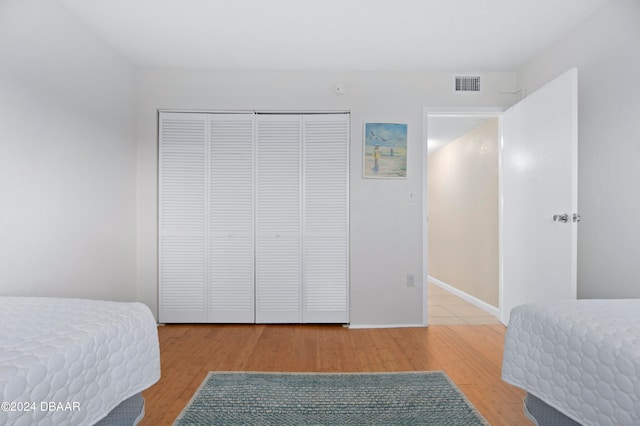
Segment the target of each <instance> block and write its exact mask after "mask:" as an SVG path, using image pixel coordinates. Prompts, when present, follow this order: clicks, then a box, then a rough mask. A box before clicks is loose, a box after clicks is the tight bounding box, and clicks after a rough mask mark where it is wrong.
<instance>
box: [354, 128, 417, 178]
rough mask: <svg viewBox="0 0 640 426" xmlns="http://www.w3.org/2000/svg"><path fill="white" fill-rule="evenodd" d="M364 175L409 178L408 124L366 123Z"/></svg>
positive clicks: (369, 176)
mask: <svg viewBox="0 0 640 426" xmlns="http://www.w3.org/2000/svg"><path fill="white" fill-rule="evenodd" d="M363 151H364V152H363V158H364V165H363V176H364V177H365V178H382V179H406V178H407V125H406V124H398V123H364V150H363Z"/></svg>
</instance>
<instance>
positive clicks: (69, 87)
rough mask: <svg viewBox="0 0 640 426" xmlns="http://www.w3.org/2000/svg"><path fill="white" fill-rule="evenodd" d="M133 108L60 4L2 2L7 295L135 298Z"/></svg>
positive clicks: (101, 49)
mask: <svg viewBox="0 0 640 426" xmlns="http://www.w3.org/2000/svg"><path fill="white" fill-rule="evenodd" d="M134 105H135V73H134V70H133V69H132V68H131V67H130V66H129V65H128V64H127V63H126V62H125V61H124V60H123V59H122V58H121V57H119V56H118V55H117V54H116V53H115V52H114V51H113V50H111V49H110V48H108V47H106V46H105V45H104V44H103V43H102V42H101V41H99V40H98V39H97V38H96V37H95V36H94V35H93V33H91V32H89V31H88V30H87V29H86V28H85V27H84V26H83V25H82V24H80V23H79V22H78V21H76V20H75V19H74V18H73V17H71V15H70V14H69V13H68V12H67V11H66V10H65V9H64V8H62V6H60V5H59V4H58V3H57V2H52V1H47V0H3V1H2V2H0V295H26V296H64V297H87V298H101V299H112V300H135V299H136V282H135V280H136V274H135V271H136V269H135V265H136V257H135V256H136V252H135V238H136V234H135V226H136V223H135V214H136V212H135V208H136V204H135V197H136V192H135V191H136V186H135V181H136V174H135V168H136V148H135V108H134Z"/></svg>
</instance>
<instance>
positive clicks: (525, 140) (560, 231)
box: [500, 69, 578, 324]
mask: <svg viewBox="0 0 640 426" xmlns="http://www.w3.org/2000/svg"><path fill="white" fill-rule="evenodd" d="M577 92H578V74H577V70H576V69H571V70H569V71H567V72H566V73H564V74H562V75H561V76H560V77H558V78H556V79H555V80H553V81H551V82H550V83H548V84H547V85H545V86H544V87H543V88H541V89H540V90H538V91H536V92H535V93H533V94H531V95H530V96H528V97H527V98H525V99H524V100H522V101H521V102H519V103H518V104H516V105H515V106H513V107H512V108H511V109H509V110H507V111H506V112H505V113H504V116H503V127H502V132H503V141H502V143H503V146H502V157H501V162H502V175H501V186H502V188H501V220H502V229H501V241H500V243H501V257H502V258H501V295H500V299H501V300H500V311H501V321H502V322H503V323H505V324H508V321H509V314H510V312H511V309H512V308H513V307H515V306H517V305H519V304H522V303H526V302H533V301H542V300H553V299H575V298H576V293H577V290H576V288H577V272H576V270H577V253H576V252H577V225H578V223H577V221H574V217H573V215H574V214H577V205H578V203H577V201H578V194H577V192H578V191H577V188H578V187H577V154H578V130H577V129H578V128H577V117H578V106H577ZM563 215H566V216H563ZM554 217H555V220H554ZM564 219H566V221H565V220H564Z"/></svg>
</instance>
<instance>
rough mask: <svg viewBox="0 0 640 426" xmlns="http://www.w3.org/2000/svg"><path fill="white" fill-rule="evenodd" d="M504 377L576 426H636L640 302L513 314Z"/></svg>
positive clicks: (540, 307) (546, 306)
mask: <svg viewBox="0 0 640 426" xmlns="http://www.w3.org/2000/svg"><path fill="white" fill-rule="evenodd" d="M502 378H503V380H504V381H506V382H508V383H511V384H513V385H515V386H518V387H520V388H522V389H524V390H525V391H527V392H528V393H529V394H530V395H533V396H534V397H536V398H538V399H539V400H541V401H542V402H544V403H546V404H548V405H549V406H550V407H553V408H554V409H555V410H557V411H559V412H560V413H562V414H564V415H565V416H567V417H568V418H569V419H572V420H574V421H576V422H578V423H580V424H583V425H638V424H640V300H637V299H633V300H630V299H616V300H572V301H553V302H544V303H542V302H541V303H530V304H525V305H521V306H518V307H516V308H514V309H513V310H512V311H511V316H510V320H509V326H508V329H507V335H506V340H505V348H504V360H503V367H502Z"/></svg>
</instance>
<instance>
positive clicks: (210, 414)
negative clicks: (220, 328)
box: [174, 371, 489, 426]
mask: <svg viewBox="0 0 640 426" xmlns="http://www.w3.org/2000/svg"><path fill="white" fill-rule="evenodd" d="M488 424H489V423H487V422H486V420H485V419H484V418H483V417H482V416H481V415H480V413H478V411H477V410H476V409H475V408H474V407H473V405H471V403H470V402H469V401H468V400H467V399H466V398H465V397H464V395H463V394H462V393H461V392H460V391H459V390H458V388H457V387H456V386H455V385H454V384H453V382H452V381H451V380H450V379H449V377H447V375H446V374H445V373H444V372H440V371H432V372H410V373H371V374H360V373H349V374H333V373H222V372H211V373H209V375H208V376H207V378H206V379H205V380H204V382H203V383H202V385H200V388H199V389H198V391H197V392H196V394H195V395H194V396H193V398H192V399H191V402H189V404H188V405H187V406H186V408H185V409H184V410H183V411H182V413H181V414H180V416H179V417H178V419H177V420H176V421H175V423H174V425H176V426H181V425H283V426H284V425H367V426H372V425H411V426H414V425H488Z"/></svg>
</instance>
